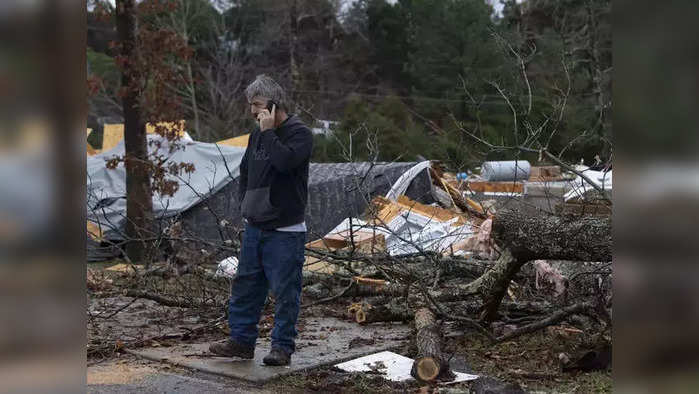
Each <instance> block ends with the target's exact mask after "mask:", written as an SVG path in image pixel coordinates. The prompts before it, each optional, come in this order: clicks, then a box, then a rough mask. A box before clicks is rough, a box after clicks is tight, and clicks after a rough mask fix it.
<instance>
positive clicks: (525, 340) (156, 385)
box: [87, 261, 612, 393]
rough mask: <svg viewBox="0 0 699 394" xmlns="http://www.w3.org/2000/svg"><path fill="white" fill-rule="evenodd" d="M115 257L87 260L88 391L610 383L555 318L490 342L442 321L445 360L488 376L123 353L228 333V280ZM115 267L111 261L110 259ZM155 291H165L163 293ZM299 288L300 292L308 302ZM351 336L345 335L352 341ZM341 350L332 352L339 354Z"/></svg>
mask: <svg viewBox="0 0 699 394" xmlns="http://www.w3.org/2000/svg"><path fill="white" fill-rule="evenodd" d="M121 263H122V262H120V261H115V262H110V263H107V264H100V265H89V266H88V271H89V272H88V292H87V301H88V302H87V305H88V311H87V315H88V316H87V321H88V325H87V339H88V348H87V351H88V360H87V364H88V376H87V380H88V391H89V392H133V391H140V392H158V391H160V392H162V391H163V390H165V391H167V392H263V393H264V392H288V393H295V392H299V393H300V392H348V393H379V392H381V393H385V392H469V390H471V391H472V392H487V391H486V389H490V390H492V391H491V392H518V391H517V390H516V389H517V388H521V389H522V390H524V391H527V392H576V393H590V392H611V389H612V379H611V372H606V371H603V372H587V373H581V372H575V373H568V372H562V371H561V361H560V357H561V354H562V353H563V354H565V355H568V356H570V357H575V355H576V354H580V353H581V352H584V351H585V350H587V349H589V348H590V346H592V344H594V343H595V341H596V340H597V339H598V338H597V337H596V336H595V335H591V334H588V333H586V332H583V331H580V330H578V329H575V328H573V327H567V326H554V327H550V328H548V329H546V330H543V331H540V332H537V333H533V334H529V335H524V336H521V337H518V338H516V339H513V340H511V341H508V342H505V343H500V344H497V345H491V344H489V343H487V341H486V340H485V339H484V338H483V337H481V336H479V335H477V334H475V333H473V332H472V331H463V329H462V328H461V327H459V326H458V325H455V324H453V323H449V324H445V325H444V331H445V333H446V336H445V343H444V349H445V351H446V352H447V353H448V354H452V355H453V357H452V360H451V362H452V367H453V368H455V369H458V370H461V371H464V372H469V373H474V374H478V375H482V376H488V379H481V380H479V381H475V382H470V383H462V384H459V385H453V386H448V387H430V386H427V385H424V384H420V383H417V382H409V383H395V382H389V381H387V380H385V379H383V378H382V377H381V375H380V374H366V373H364V374H357V373H355V374H351V373H345V372H341V371H337V370H335V369H334V368H332V367H323V368H319V369H315V370H312V371H307V372H301V373H295V374H291V375H287V376H283V377H280V378H279V379H277V380H273V381H271V382H269V383H267V384H265V385H263V386H255V385H252V384H250V383H246V382H242V381H238V380H235V379H230V378H223V377H219V376H213V375H208V374H204V373H196V372H193V371H189V370H186V369H184V368H179V367H174V366H171V365H168V364H164V363H156V362H151V361H146V360H140V359H138V358H136V357H134V356H131V355H128V354H125V352H124V349H126V348H137V347H143V346H153V347H159V346H171V345H174V344H178V343H204V342H211V341H219V340H222V339H225V338H226V335H227V327H226V322H225V320H224V316H223V313H224V309H223V306H222V305H223V302H224V300H225V298H226V294H227V283H226V281H221V280H218V281H210V280H205V279H202V278H201V276H197V275H184V276H180V277H168V276H167V275H163V276H149V277H148V278H147V279H143V277H142V276H139V275H136V274H134V273H133V271H131V270H128V269H127V270H117V271H109V270H105V268H107V267H109V266H115V265H116V264H121ZM117 267H118V266H117ZM129 288H138V289H139V290H145V291H150V292H151V293H152V294H158V295H161V296H163V297H166V300H167V301H172V302H173V303H175V304H181V305H180V306H166V305H163V304H162V303H161V302H157V301H154V300H150V299H144V298H134V297H129V296H125V295H124V294H125V292H126V291H127V290H126V289H129ZM160 301H162V300H160ZM312 301H313V300H312V299H310V298H309V297H306V296H304V299H303V302H304V303H307V302H312ZM356 301H360V299H354V300H353V299H348V298H340V299H338V300H337V301H333V302H331V303H326V304H321V305H317V306H314V307H311V308H307V309H303V310H302V313H301V317H300V322H299V330H303V327H304V322H305V321H307V320H308V319H313V318H314V317H318V316H323V317H327V316H336V317H338V318H343V313H342V311H344V310H346V308H347V306H348V305H349V304H350V303H352V302H356ZM272 312H273V304H272V303H270V304H268V305H267V306H266V308H265V311H264V317H263V319H262V322H261V324H260V337H262V338H264V337H266V336H268V335H269V333H270V331H271V327H272V323H273V322H272ZM350 340H351V338H348V341H350ZM396 352H397V353H400V354H403V355H405V356H408V357H413V356H414V355H415V348H414V347H413V346H412V345H411V344H410V343H408V344H407V345H405V346H404V347H403V348H402V349H397V350H396ZM340 357H341V355H338V358H340Z"/></svg>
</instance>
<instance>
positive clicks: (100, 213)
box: [87, 134, 245, 239]
mask: <svg viewBox="0 0 699 394" xmlns="http://www.w3.org/2000/svg"><path fill="white" fill-rule="evenodd" d="M158 144H160V147H159V148H158ZM182 144H183V145H184V149H178V150H175V151H174V152H172V153H170V152H169V147H168V144H167V140H166V139H164V138H163V137H161V136H159V135H157V134H149V135H148V150H149V152H150V153H154V152H157V153H159V154H162V155H164V156H167V157H168V161H169V162H174V163H192V164H194V166H195V171H194V172H193V173H191V174H186V173H185V174H181V176H180V178H177V177H173V176H169V179H172V180H176V181H177V182H178V184H179V189H178V190H177V192H176V193H175V194H174V195H173V196H161V195H159V194H155V195H154V196H153V214H154V215H155V217H158V218H166V217H170V216H173V215H175V214H177V213H179V212H182V211H185V210H187V209H189V208H191V207H192V206H194V205H195V204H197V203H198V202H200V201H202V200H203V199H205V198H207V197H208V196H209V195H211V194H213V193H216V192H217V191H218V190H220V189H221V188H222V187H223V186H225V185H226V184H227V183H228V182H230V181H231V180H233V179H234V178H236V177H237V176H238V174H239V173H240V161H241V160H242V158H243V154H244V153H245V148H239V147H232V146H225V145H216V144H210V143H204V142H189V141H186V140H185V141H183V142H182ZM123 154H124V141H123V140H122V141H121V142H120V143H119V144H118V145H117V146H115V147H114V148H113V149H110V150H109V151H107V152H102V153H100V154H98V155H94V156H88V157H87V219H88V220H89V221H92V222H95V223H99V224H100V226H101V227H102V232H103V233H104V234H108V235H106V238H109V239H120V238H123V235H122V233H121V232H122V231H123V229H124V225H125V222H126V171H125V169H124V165H123V163H120V164H119V166H118V167H117V168H115V169H108V168H106V166H105V161H106V160H108V159H109V158H111V157H113V156H122V155H123ZM229 171H230V174H229ZM105 230H106V231H105Z"/></svg>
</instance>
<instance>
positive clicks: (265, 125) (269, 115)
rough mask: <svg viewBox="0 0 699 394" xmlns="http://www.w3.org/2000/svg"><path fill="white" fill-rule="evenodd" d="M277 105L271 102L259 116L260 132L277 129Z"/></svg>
mask: <svg viewBox="0 0 699 394" xmlns="http://www.w3.org/2000/svg"><path fill="white" fill-rule="evenodd" d="M276 112H277V105H276V104H275V103H274V102H273V101H271V100H270V102H269V103H267V108H265V109H263V110H262V112H260V113H258V114H257V121H258V122H259V124H260V130H267V129H273V128H274V127H275V124H274V123H275V121H274V120H275V119H276V115H277V113H276Z"/></svg>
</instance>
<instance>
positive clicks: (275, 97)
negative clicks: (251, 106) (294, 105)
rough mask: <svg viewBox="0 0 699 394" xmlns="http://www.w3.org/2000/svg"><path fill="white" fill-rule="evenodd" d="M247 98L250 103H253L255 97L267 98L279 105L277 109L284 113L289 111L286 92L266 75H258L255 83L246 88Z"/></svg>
mask: <svg viewBox="0 0 699 394" xmlns="http://www.w3.org/2000/svg"><path fill="white" fill-rule="evenodd" d="M245 96H246V97H247V99H248V102H251V101H252V99H253V98H255V97H258V96H260V97H267V98H268V99H270V100H272V101H274V102H275V103H276V104H277V108H281V109H283V110H284V111H288V110H289V103H288V101H287V99H286V92H284V89H282V87H281V86H279V84H278V83H277V82H276V81H275V80H273V79H272V78H270V77H269V76H267V75H265V74H260V75H258V76H257V77H256V78H255V80H254V81H252V82H251V83H250V85H248V87H247V88H245Z"/></svg>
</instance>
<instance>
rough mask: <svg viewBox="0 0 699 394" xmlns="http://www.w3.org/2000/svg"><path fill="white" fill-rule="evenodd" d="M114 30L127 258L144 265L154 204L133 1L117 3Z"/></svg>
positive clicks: (118, 0) (121, 0)
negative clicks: (117, 44) (117, 45)
mask: <svg viewBox="0 0 699 394" xmlns="http://www.w3.org/2000/svg"><path fill="white" fill-rule="evenodd" d="M116 26H117V33H118V34H119V40H120V42H121V56H122V61H123V63H122V64H123V66H122V70H121V73H122V74H121V85H122V89H123V92H124V93H123V107H124V108H123V112H124V155H125V157H124V166H125V169H126V235H127V237H128V238H129V240H128V242H127V243H126V254H127V255H128V257H129V258H130V259H131V261H133V262H134V263H135V262H145V260H146V250H147V248H146V242H145V241H143V239H144V238H147V237H149V236H150V235H151V232H150V227H151V218H152V215H153V201H152V199H151V193H150V175H149V174H150V171H149V167H148V144H147V140H146V127H145V124H144V122H143V119H142V116H141V109H140V107H139V97H140V95H141V90H142V88H141V81H140V78H139V77H138V75H139V70H138V67H137V64H138V62H137V61H136V57H137V56H138V54H137V52H136V4H135V0H117V1H116Z"/></svg>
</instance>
